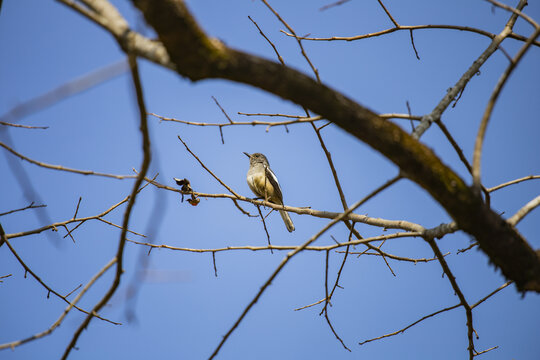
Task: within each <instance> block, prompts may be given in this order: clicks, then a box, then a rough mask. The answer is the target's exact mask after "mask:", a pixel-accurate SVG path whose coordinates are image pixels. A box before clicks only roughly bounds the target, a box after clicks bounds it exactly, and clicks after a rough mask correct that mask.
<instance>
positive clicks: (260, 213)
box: [256, 206, 274, 254]
mask: <svg viewBox="0 0 540 360" xmlns="http://www.w3.org/2000/svg"><path fill="white" fill-rule="evenodd" d="M256 208H257V210H258V211H259V216H260V217H261V221H262V224H263V227H264V232H265V233H266V238H267V240H268V247H270V252H271V253H272V254H273V253H274V251H273V250H272V244H271V243H270V234H269V233H268V229H267V228H266V221H265V220H264V216H263V214H262V212H261V207H260V206H256Z"/></svg>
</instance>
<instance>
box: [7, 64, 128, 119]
mask: <svg viewBox="0 0 540 360" xmlns="http://www.w3.org/2000/svg"><path fill="white" fill-rule="evenodd" d="M126 71H127V64H126V62H125V61H124V60H122V61H118V62H115V63H112V64H110V65H107V66H104V67H102V68H100V69H98V70H95V71H92V72H90V73H88V74H86V75H83V76H81V77H79V78H77V79H74V80H72V81H69V82H67V83H65V84H62V85H60V86H58V87H57V88H55V89H52V90H50V91H49V92H47V93H45V94H43V95H40V96H37V97H35V98H33V99H30V100H28V101H25V102H24V103H22V104H20V105H17V106H15V107H14V108H12V109H11V110H9V111H8V112H7V113H5V114H4V115H1V116H0V120H2V121H1V122H3V121H10V122H14V121H19V120H20V119H22V118H23V117H25V116H28V115H31V114H34V113H36V112H39V111H41V110H43V109H46V108H48V107H50V106H52V105H54V104H56V103H58V102H60V101H62V100H65V99H66V98H68V97H70V96H73V95H76V94H79V93H81V92H83V91H86V90H88V89H90V88H93V87H95V86H97V85H99V84H101V83H103V82H105V81H108V80H110V79H112V78H114V77H116V76H119V75H121V74H123V73H125V72H126ZM12 126H19V127H27V126H23V125H15V124H13V125H12ZM27 128H39V129H43V128H45V129H46V128H47V127H27Z"/></svg>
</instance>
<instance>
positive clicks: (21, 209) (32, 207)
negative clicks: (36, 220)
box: [0, 201, 47, 216]
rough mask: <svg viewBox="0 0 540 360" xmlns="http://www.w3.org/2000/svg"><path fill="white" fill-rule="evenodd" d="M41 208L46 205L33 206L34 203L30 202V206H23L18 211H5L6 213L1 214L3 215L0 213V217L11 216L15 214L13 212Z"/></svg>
mask: <svg viewBox="0 0 540 360" xmlns="http://www.w3.org/2000/svg"><path fill="white" fill-rule="evenodd" d="M42 207H47V205H34V202H33V201H32V202H31V203H30V205H28V206H25V207H23V208H20V209H15V210H10V211H6V212H3V213H0V216H4V215H9V214H13V213H15V212H18V211H24V210H27V209H38V208H42Z"/></svg>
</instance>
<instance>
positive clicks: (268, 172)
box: [264, 166, 283, 204]
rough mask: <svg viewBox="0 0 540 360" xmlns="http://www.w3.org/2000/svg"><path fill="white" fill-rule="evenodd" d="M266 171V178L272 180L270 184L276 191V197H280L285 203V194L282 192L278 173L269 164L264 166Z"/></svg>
mask: <svg viewBox="0 0 540 360" xmlns="http://www.w3.org/2000/svg"><path fill="white" fill-rule="evenodd" d="M264 172H265V175H266V178H267V179H268V181H269V182H270V184H271V185H272V186H273V187H274V192H275V195H276V197H277V198H278V199H279V201H280V202H281V204H283V194H282V193H281V187H280V186H279V182H278V179H277V176H276V174H274V172H273V171H272V170H270V168H269V167H268V166H265V167H264Z"/></svg>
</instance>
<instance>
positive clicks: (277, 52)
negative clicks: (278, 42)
mask: <svg viewBox="0 0 540 360" xmlns="http://www.w3.org/2000/svg"><path fill="white" fill-rule="evenodd" d="M248 19H249V20H251V22H252V23H253V25H255V26H256V27H257V30H259V33H260V34H261V36H262V37H263V38H265V40H266V41H267V42H268V43H269V44H270V46H272V49H274V52H275V53H276V56H277V58H278V60H279V62H280V63H281V65H285V62H284V61H283V58H282V57H281V55H280V54H279V51H278V50H277V48H276V46H275V45H274V43H272V41H270V39H269V38H268V37H267V36H266V35H265V34H264V33H263V31H262V30H261V28H260V27H259V25H257V23H256V22H255V20H253V19H252V18H251V16H248Z"/></svg>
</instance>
